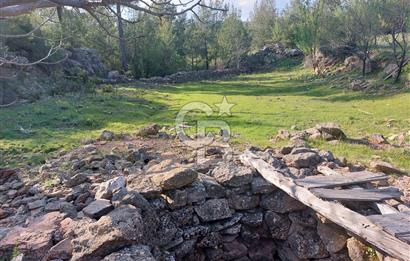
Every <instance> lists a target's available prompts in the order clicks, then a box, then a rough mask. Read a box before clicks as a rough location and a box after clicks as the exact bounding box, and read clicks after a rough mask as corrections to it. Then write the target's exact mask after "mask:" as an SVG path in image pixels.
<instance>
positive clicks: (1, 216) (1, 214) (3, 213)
mask: <svg viewBox="0 0 410 261" xmlns="http://www.w3.org/2000/svg"><path fill="white" fill-rule="evenodd" d="M11 214H13V212H12V211H11V210H7V209H3V208H0V219H4V218H6V217H8V216H11ZM0 239H1V238H0Z"/></svg>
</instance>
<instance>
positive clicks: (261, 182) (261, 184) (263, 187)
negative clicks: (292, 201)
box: [251, 177, 276, 194]
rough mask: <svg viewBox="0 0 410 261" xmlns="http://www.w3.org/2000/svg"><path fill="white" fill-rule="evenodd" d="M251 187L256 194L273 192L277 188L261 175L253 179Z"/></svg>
mask: <svg viewBox="0 0 410 261" xmlns="http://www.w3.org/2000/svg"><path fill="white" fill-rule="evenodd" d="M251 188H252V192H253V193H255V194H265V193H271V192H273V191H274V190H275V189H276V187H275V186H274V185H273V184H272V183H270V182H268V181H267V180H266V179H264V178H261V177H256V178H254V179H253V180H252V183H251Z"/></svg>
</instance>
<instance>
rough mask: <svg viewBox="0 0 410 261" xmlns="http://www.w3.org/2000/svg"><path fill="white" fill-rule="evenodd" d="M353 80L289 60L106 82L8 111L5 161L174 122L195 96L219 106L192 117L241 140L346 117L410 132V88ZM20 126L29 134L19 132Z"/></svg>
mask: <svg viewBox="0 0 410 261" xmlns="http://www.w3.org/2000/svg"><path fill="white" fill-rule="evenodd" d="M346 84H348V81H343V80H341V81H335V80H334V79H333V78H331V77H329V78H328V79H319V78H317V77H315V76H313V74H312V72H311V71H309V70H306V69H302V68H300V67H298V66H296V67H291V68H289V66H287V67H286V66H285V67H284V68H280V69H277V70H275V71H272V72H269V73H261V74H254V75H241V76H238V77H235V78H233V79H230V80H221V81H204V82H195V83H186V84H179V85H176V86H169V87H161V88H158V89H142V88H130V86H120V87H118V88H116V89H115V90H112V89H111V88H108V87H105V88H104V89H103V90H102V91H99V92H97V93H96V94H94V95H83V96H80V95H69V96H64V97H57V98H50V99H47V100H41V101H38V102H35V103H31V104H26V105H22V106H19V107H13V108H6V109H1V110H0V122H1V125H0V147H1V149H0V156H1V159H0V165H10V166H15V165H19V164H21V163H23V164H28V163H30V164H38V163H39V162H42V161H44V159H45V157H46V156H47V155H48V154H49V153H52V152H54V151H57V150H60V149H62V148H64V149H71V148H73V147H75V146H78V145H79V144H80V142H81V140H84V139H88V138H95V137H97V136H98V135H99V134H100V133H101V131H102V130H104V129H110V130H112V131H115V132H123V133H134V132H136V130H137V129H138V128H140V127H141V126H143V125H146V124H148V123H151V122H155V123H159V124H167V125H173V124H174V120H175V117H176V115H177V113H178V111H179V110H180V109H181V107H182V106H184V105H185V104H188V103H190V102H195V101H197V102H205V103H207V104H209V105H210V106H211V107H212V108H213V109H214V111H215V112H214V114H213V115H212V116H210V117H207V116H205V114H204V113H202V112H199V111H196V112H193V113H191V114H190V115H189V117H188V118H187V122H188V123H189V124H190V125H195V123H196V121H198V120H209V119H215V120H225V121H226V122H227V123H229V125H230V127H231V130H232V132H233V134H234V136H235V138H234V139H233V140H232V142H233V143H234V144H237V145H241V144H245V143H252V144H255V145H259V146H274V145H275V144H272V143H271V142H270V141H269V140H270V138H271V137H272V136H274V135H275V134H276V133H277V131H278V130H279V129H283V128H285V129H290V128H291V126H296V127H297V128H298V129H305V128H309V127H312V126H314V125H315V124H316V123H319V122H328V121H332V122H337V123H339V124H340V125H341V126H342V128H343V129H344V130H345V132H346V133H347V135H348V136H350V137H362V136H365V135H366V134H371V133H381V134H383V135H385V136H389V135H391V134H397V133H400V132H407V131H409V130H410V127H409V126H410V94H409V93H405V92H404V93H400V94H395V95H370V94H364V93H357V92H350V91H347V90H346V89H345V88H343V87H346V86H345V85H346ZM107 90H108V91H107ZM223 96H227V98H228V101H229V102H230V103H235V104H236V105H235V106H234V107H233V109H232V116H219V115H218V112H217V109H218V108H217V107H216V105H215V104H217V103H220V102H221V101H222V98H223ZM388 122H392V124H390V125H392V126H390V125H389V124H388ZM20 127H22V128H23V129H24V130H27V133H23V132H21V131H19V128H20ZM311 145H312V146H318V147H321V148H324V149H328V150H331V151H333V152H334V153H335V154H336V155H338V156H345V157H347V158H348V159H349V160H351V161H360V162H364V163H366V162H367V161H369V160H370V158H371V157H372V156H373V155H378V156H380V157H382V158H383V159H385V160H388V161H390V162H392V163H394V164H395V165H397V166H399V167H402V168H405V169H407V170H410V156H409V152H408V151H407V152H406V151H405V150H404V149H399V148H397V149H396V148H395V149H391V150H388V151H381V150H377V151H376V150H372V149H369V148H368V147H365V146H361V145H351V144H345V143H341V144H339V145H329V144H328V143H325V142H317V141H316V142H314V143H312V144H311Z"/></svg>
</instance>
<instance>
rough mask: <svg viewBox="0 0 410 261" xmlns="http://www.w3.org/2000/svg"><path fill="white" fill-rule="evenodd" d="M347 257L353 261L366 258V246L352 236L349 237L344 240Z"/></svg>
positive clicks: (360, 260) (361, 260)
mask: <svg viewBox="0 0 410 261" xmlns="http://www.w3.org/2000/svg"><path fill="white" fill-rule="evenodd" d="M346 246H347V251H348V253H349V257H350V259H351V260H354V261H364V260H366V246H365V245H364V244H363V243H362V242H360V241H359V240H357V239H356V238H354V237H351V238H349V239H348V240H347V242H346Z"/></svg>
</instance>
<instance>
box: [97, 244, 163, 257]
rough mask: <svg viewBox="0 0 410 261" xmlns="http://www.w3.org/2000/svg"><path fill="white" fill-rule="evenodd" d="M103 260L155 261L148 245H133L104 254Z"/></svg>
mask: <svg viewBox="0 0 410 261" xmlns="http://www.w3.org/2000/svg"><path fill="white" fill-rule="evenodd" d="M103 261H156V259H155V258H154V256H153V255H152V254H151V249H150V247H149V246H145V245H133V246H130V247H126V248H123V249H121V250H120V251H117V252H115V253H112V254H110V255H108V256H106V257H105V258H104V259H103Z"/></svg>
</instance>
